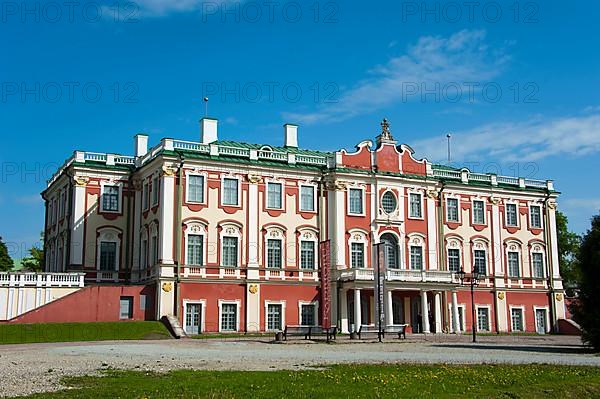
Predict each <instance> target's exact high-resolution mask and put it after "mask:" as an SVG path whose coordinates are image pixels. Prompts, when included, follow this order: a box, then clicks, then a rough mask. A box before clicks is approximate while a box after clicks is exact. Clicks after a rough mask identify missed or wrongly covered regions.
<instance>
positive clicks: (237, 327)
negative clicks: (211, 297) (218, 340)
mask: <svg viewBox="0 0 600 399" xmlns="http://www.w3.org/2000/svg"><path fill="white" fill-rule="evenodd" d="M218 302H219V332H225V333H236V332H239V331H240V304H241V301H240V300H239V299H235V300H226V299H219V301H218ZM223 305H235V306H236V311H235V316H236V321H235V330H234V331H231V330H223Z"/></svg>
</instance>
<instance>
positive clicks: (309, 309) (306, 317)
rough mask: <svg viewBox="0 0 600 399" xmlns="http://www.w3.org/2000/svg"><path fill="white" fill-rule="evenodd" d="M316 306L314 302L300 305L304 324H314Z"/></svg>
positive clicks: (301, 322) (301, 320) (301, 321)
mask: <svg viewBox="0 0 600 399" xmlns="http://www.w3.org/2000/svg"><path fill="white" fill-rule="evenodd" d="M316 308H317V307H316V306H315V304H314V303H307V304H302V305H300V324H301V325H303V326H314V325H316V324H317V323H315V314H316Z"/></svg>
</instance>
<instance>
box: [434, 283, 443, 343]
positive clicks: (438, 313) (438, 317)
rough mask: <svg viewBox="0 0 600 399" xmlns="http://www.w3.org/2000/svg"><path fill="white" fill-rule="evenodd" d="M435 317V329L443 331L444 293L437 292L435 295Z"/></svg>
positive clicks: (439, 331) (438, 331)
mask: <svg viewBox="0 0 600 399" xmlns="http://www.w3.org/2000/svg"><path fill="white" fill-rule="evenodd" d="M434 307H435V309H434V311H435V313H434V317H435V329H434V331H435V332H436V333H438V334H439V333H441V332H442V293H441V292H436V293H435V296H434Z"/></svg>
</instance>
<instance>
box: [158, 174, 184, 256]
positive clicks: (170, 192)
mask: <svg viewBox="0 0 600 399" xmlns="http://www.w3.org/2000/svg"><path fill="white" fill-rule="evenodd" d="M173 174H174V172H173V170H172V169H167V171H165V172H164V173H163V176H162V178H161V191H160V223H159V235H158V236H159V238H158V239H159V254H158V258H159V259H160V261H161V262H162V264H163V265H173V264H174V263H175V262H174V261H173V243H174V240H173V230H174V228H175V203H174V201H173V198H174V194H175V177H174V175H173ZM178 239H179V237H178Z"/></svg>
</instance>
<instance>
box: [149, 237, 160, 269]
mask: <svg viewBox="0 0 600 399" xmlns="http://www.w3.org/2000/svg"><path fill="white" fill-rule="evenodd" d="M150 250H151V251H152V253H151V258H150V260H151V262H152V266H154V265H156V264H157V263H158V237H157V236H153V237H152V248H150Z"/></svg>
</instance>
